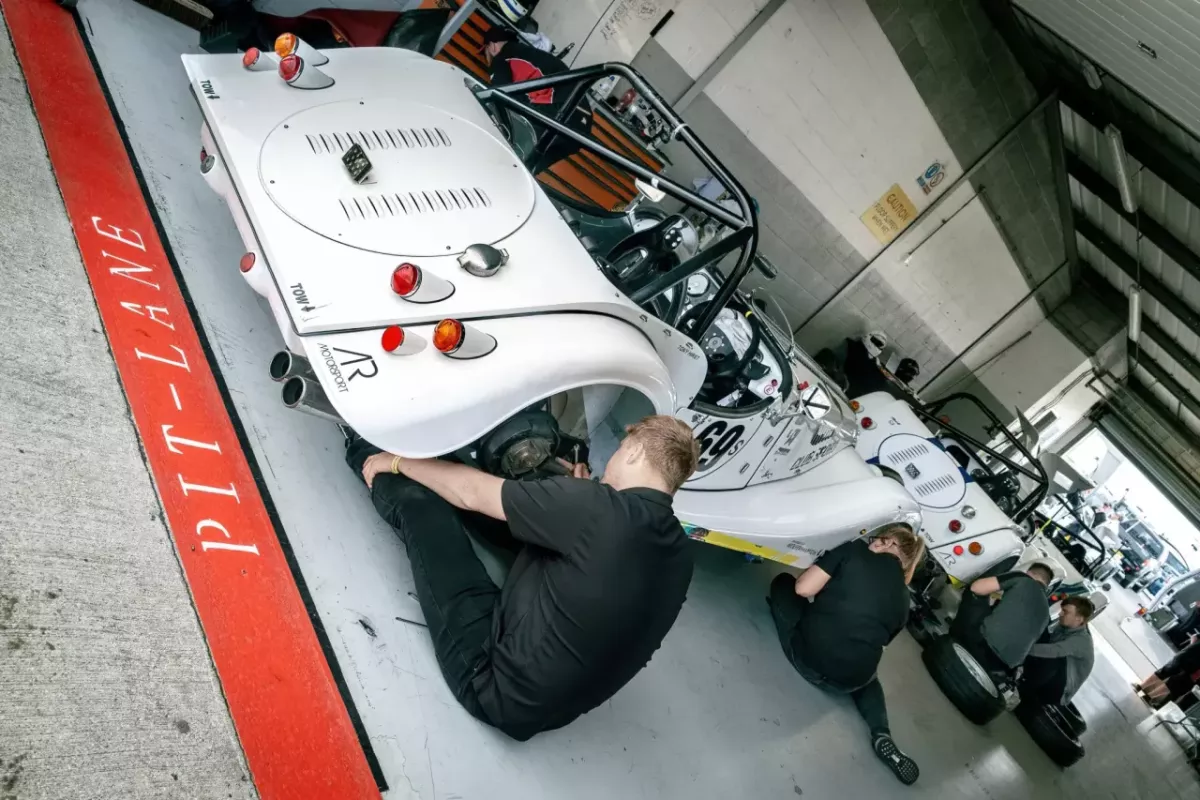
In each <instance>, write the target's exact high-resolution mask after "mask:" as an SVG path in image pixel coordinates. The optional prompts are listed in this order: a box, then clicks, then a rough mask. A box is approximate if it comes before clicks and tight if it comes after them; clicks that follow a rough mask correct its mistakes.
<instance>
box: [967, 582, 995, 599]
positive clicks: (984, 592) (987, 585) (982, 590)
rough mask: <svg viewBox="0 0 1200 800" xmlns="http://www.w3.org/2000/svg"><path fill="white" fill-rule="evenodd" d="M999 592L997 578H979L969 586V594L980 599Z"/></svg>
mask: <svg viewBox="0 0 1200 800" xmlns="http://www.w3.org/2000/svg"><path fill="white" fill-rule="evenodd" d="M998 591H1000V579H999V578H980V579H979V580H977V581H975V582H974V583H972V584H971V592H972V593H973V594H977V595H979V596H980V597H987V596H988V595H989V594H995V593H996V592H998Z"/></svg>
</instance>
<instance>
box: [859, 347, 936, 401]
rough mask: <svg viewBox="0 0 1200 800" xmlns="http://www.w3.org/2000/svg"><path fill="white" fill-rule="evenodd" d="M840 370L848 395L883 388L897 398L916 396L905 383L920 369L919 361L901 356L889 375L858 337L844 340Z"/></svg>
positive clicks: (864, 393)
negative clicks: (843, 360)
mask: <svg viewBox="0 0 1200 800" xmlns="http://www.w3.org/2000/svg"><path fill="white" fill-rule="evenodd" d="M873 335H875V336H878V335H879V334H873ZM842 371H843V374H844V375H845V377H846V383H847V394H848V395H849V396H850V397H862V396H864V395H868V394H871V393H872V392H887V393H888V394H890V395H891V396H892V397H894V398H896V399H897V400H905V401H911V400H915V399H916V395H915V394H914V392H913V390H912V387H911V386H910V385H909V384H910V383H911V382H912V381H914V380H916V378H917V376H918V375H919V374H920V373H921V367H920V365H919V364H917V362H916V361H915V360H914V359H912V358H908V357H905V358H902V359H900V363H899V365H897V367H896V373H895V374H894V375H893V374H892V373H891V372H888V371H887V370H886V369H884V367H883V366H882V365H881V364H880V363H879V361H878V360H877V359H876V358H875V357H874V356H872V355H871V351H870V349H868V347H867V344H866V343H865V342H864V341H863V340H862V339H847V340H846V359H845V362H844V367H843V370H842Z"/></svg>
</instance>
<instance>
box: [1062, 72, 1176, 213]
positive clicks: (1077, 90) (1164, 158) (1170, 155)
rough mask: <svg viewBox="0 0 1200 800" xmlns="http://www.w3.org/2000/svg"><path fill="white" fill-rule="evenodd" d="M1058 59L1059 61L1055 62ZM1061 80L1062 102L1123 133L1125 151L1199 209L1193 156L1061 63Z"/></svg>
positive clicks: (1096, 124) (1099, 127)
mask: <svg viewBox="0 0 1200 800" xmlns="http://www.w3.org/2000/svg"><path fill="white" fill-rule="evenodd" d="M1056 60H1057V59H1056ZM1054 74H1055V76H1056V77H1057V78H1058V79H1059V99H1060V100H1061V101H1062V102H1063V104H1064V105H1065V106H1066V107H1067V108H1069V109H1071V110H1072V111H1074V112H1075V113H1076V114H1078V115H1079V116H1081V117H1083V118H1084V119H1085V120H1087V121H1088V122H1089V123H1091V124H1092V126H1093V127H1095V128H1096V130H1099V131H1103V130H1104V128H1105V127H1106V126H1107V125H1109V124H1110V123H1111V124H1113V125H1116V126H1117V127H1118V128H1119V129H1120V130H1121V138H1122V139H1123V140H1124V141H1125V151H1126V152H1127V153H1129V155H1131V156H1133V158H1135V159H1137V160H1138V161H1139V162H1141V164H1142V165H1143V166H1145V167H1146V169H1148V170H1150V171H1151V172H1153V173H1154V174H1155V175H1157V176H1158V177H1159V178H1161V179H1162V180H1163V182H1164V183H1166V184H1167V185H1168V186H1170V187H1171V188H1172V189H1174V190H1175V191H1177V192H1179V193H1180V194H1181V195H1183V196H1184V197H1186V198H1187V199H1188V200H1189V201H1190V202H1191V203H1192V205H1194V206H1197V207H1200V164H1198V163H1197V162H1196V160H1195V159H1194V158H1192V156H1191V154H1190V153H1188V152H1187V151H1186V150H1183V149H1182V148H1180V147H1177V146H1175V145H1174V144H1173V143H1172V142H1171V141H1170V140H1168V139H1167V138H1166V137H1165V136H1163V135H1162V133H1160V132H1159V131H1157V130H1155V129H1154V128H1153V127H1151V126H1150V125H1148V124H1147V123H1146V122H1144V121H1143V120H1142V119H1141V118H1140V117H1138V116H1137V115H1136V114H1134V113H1133V112H1132V111H1130V110H1129V109H1127V108H1125V107H1124V106H1123V105H1121V104H1120V103H1119V102H1118V101H1117V99H1116V98H1114V97H1112V96H1111V95H1101V94H1100V93H1099V92H1096V91H1094V90H1093V89H1090V88H1088V86H1087V84H1085V83H1083V81H1082V80H1081V79H1078V78H1075V77H1074V76H1073V75H1071V74H1070V73H1068V72H1067V71H1066V68H1064V67H1063V66H1062V64H1061V63H1059V64H1058V65H1057V66H1056V68H1055V69H1054Z"/></svg>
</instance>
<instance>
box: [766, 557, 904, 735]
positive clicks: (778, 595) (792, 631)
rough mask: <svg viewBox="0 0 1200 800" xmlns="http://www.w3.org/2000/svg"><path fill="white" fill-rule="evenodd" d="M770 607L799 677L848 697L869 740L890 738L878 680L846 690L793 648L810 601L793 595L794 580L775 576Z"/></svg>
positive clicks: (780, 638) (784, 647)
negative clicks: (816, 668)
mask: <svg viewBox="0 0 1200 800" xmlns="http://www.w3.org/2000/svg"><path fill="white" fill-rule="evenodd" d="M767 604H768V605H770V607H771V616H772V617H773V618H774V620H775V629H776V631H777V632H778V633H779V643H780V644H781V645H783V653H784V655H786V656H787V659H788V661H790V662H792V666H793V667H794V668H795V669H796V672H799V673H800V676H801V677H802V678H804V679H805V680H806V681H808V682H809V683H811V684H812V685H814V686H816V687H818V688H820V689H825V690H826V691H829V692H832V693H834V694H848V695H850V698H851V699H852V700H853V701H854V707H855V708H857V709H858V713H859V715H860V716H862V718H863V720H865V721H866V723H867V728H868V729H869V730H870V731H871V737H872V738H874V737H876V736H879V735H890V734H891V731H890V729H889V728H888V715H887V703H886V702H885V700H884V697H883V686H882V685H881V684H880V683H879V676H877V675H876V676H874V677H872V678H871V680H869V681H867V683H866V684H865V685H863V686H847V685H845V684H844V683H841V682H839V681H838V680H837V676H834V675H822V674H821V673H819V672H818V671H817V670H815V669H813V668H812V667H811V666H809V665H808V664H807V663H805V661H804V658H803V653H801V652H799V650H798V649H797V647H796V645H795V639H796V628H797V626H798V625H799V624H800V620H801V619H802V618H803V617H804V613H805V612H806V611H807V610H808V606H809V601H808V600H806V599H805V598H803V597H800V596H799V595H798V594H796V579H795V577H794V576H792V575H789V574H787V573H786V572H785V573H783V574H782V575H778V576H776V578H775V580H773V581H771V594H770V596H769V597H768V598H767Z"/></svg>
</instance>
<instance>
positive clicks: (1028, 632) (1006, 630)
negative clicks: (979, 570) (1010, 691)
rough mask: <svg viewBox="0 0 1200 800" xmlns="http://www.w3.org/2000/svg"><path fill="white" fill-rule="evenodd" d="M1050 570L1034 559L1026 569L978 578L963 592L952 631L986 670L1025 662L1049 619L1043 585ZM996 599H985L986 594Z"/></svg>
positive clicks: (1050, 572)
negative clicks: (990, 601) (995, 600)
mask: <svg viewBox="0 0 1200 800" xmlns="http://www.w3.org/2000/svg"><path fill="white" fill-rule="evenodd" d="M1053 579H1054V571H1053V570H1051V569H1050V567H1048V566H1046V565H1045V564H1033V565H1031V566H1030V567H1029V569H1028V570H1027V571H1026V572H1009V573H1006V574H1004V575H1000V576H998V577H989V578H979V579H978V580H976V581H975V582H974V583H972V584H971V587H970V591H969V592H968V593H967V594H965V595H964V597H963V603H962V605H961V606H960V607H959V612H958V616H957V617H956V618H955V620H954V624H953V625H952V626H951V629H950V633H951V635H952V636H954V637H955V638H956V639H958V640H959V641H961V642H962V643H963V645H964V646H966V647H967V649H968V650H970V651H971V654H972V655H974V656H975V658H976V660H978V661H980V663H982V664H983V665H984V667H985V668H986V669H988V670H989V671H1001V672H1007V671H1010V670H1013V669H1016V668H1017V667H1019V666H1021V664H1022V663H1024V661H1025V658H1026V656H1028V655H1029V650H1030V648H1032V647H1033V644H1034V642H1036V641H1037V640H1038V637H1040V636H1041V635H1042V632H1043V631H1044V630H1046V623H1047V622H1048V621H1049V619H1050V609H1049V604H1048V602H1047V600H1046V587H1047V586H1048V585H1049V584H1050V581H1052V580H1053ZM996 593H1000V599H999V600H998V601H997V602H996V603H995V604H994V605H989V604H988V598H990V597H991V596H992V595H994V594H996Z"/></svg>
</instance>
